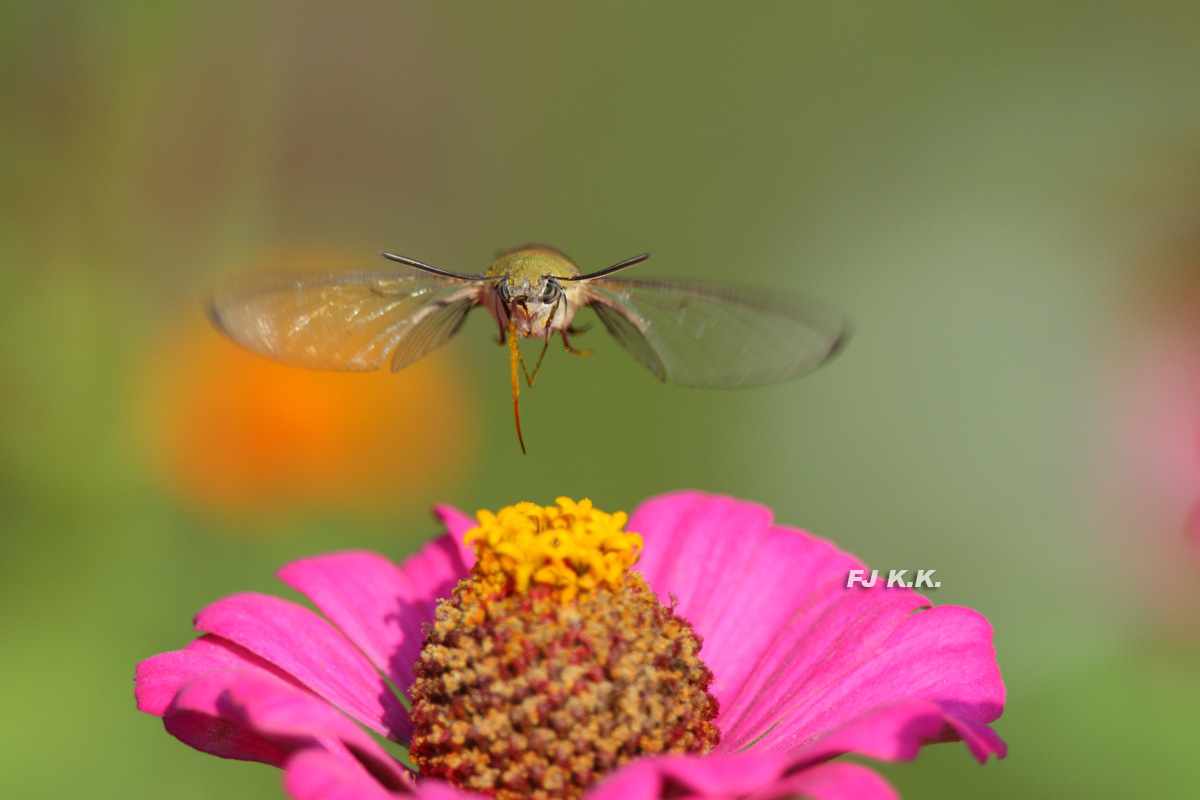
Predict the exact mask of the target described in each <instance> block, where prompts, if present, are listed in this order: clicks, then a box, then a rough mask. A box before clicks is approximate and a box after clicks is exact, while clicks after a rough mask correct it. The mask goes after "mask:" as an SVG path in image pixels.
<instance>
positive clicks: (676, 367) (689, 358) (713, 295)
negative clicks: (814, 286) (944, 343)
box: [585, 278, 850, 389]
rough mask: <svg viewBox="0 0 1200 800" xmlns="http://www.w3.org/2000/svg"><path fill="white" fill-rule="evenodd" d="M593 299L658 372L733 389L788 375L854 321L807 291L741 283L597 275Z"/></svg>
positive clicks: (812, 365)
mask: <svg viewBox="0 0 1200 800" xmlns="http://www.w3.org/2000/svg"><path fill="white" fill-rule="evenodd" d="M586 290H587V292H586V295H585V302H587V303H589V304H590V305H591V307H592V308H593V309H594V310H595V312H596V314H597V315H598V316H599V317H600V321H601V322H603V323H604V326H605V327H606V328H608V331H609V333H611V334H612V335H613V336H614V337H615V338H616V340H617V341H618V342H620V343H621V344H622V345H624V346H625V348H626V349H627V350H629V352H630V353H632V354H633V356H634V357H635V358H636V359H637V360H638V361H641V362H642V363H643V364H645V365H646V366H647V367H649V369H650V371H651V372H653V373H654V374H655V375H657V376H658V377H659V379H660V380H664V381H671V382H672V383H678V384H681V385H683V386H697V387H703V388H723V389H734V388H738V387H742V386H762V385H765V384H769V383H777V382H779V381H785V380H788V379H789V378H795V377H797V376H799V375H803V374H804V373H806V372H810V371H812V370H814V369H816V368H817V367H818V366H820V365H821V364H822V363H823V362H824V361H826V360H827V359H829V358H830V357H832V356H833V355H835V354H836V353H837V352H838V351H839V350H840V349H841V348H842V346H843V345H844V344H845V343H846V340H847V339H848V338H849V334H850V331H849V327H848V325H847V324H846V322H845V320H844V319H843V318H842V317H841V316H840V315H839V314H838V313H837V312H835V311H832V310H831V309H828V308H825V307H824V306H822V305H821V304H820V303H818V302H816V301H814V300H811V299H809V298H804V297H795V296H788V295H786V294H780V293H777V292H774V291H767V290H763V289H752V288H748V287H742V286H730V285H725V284H710V283H700V282H691V281H668V280H654V279H636V280H627V279H603V278H601V279H597V280H594V281H589V282H588V283H587V285H586Z"/></svg>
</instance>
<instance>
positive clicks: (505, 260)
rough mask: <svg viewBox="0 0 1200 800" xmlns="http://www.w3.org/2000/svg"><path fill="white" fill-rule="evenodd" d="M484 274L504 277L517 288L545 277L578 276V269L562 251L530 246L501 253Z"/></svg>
mask: <svg viewBox="0 0 1200 800" xmlns="http://www.w3.org/2000/svg"><path fill="white" fill-rule="evenodd" d="M484 274H486V275H488V276H489V277H491V276H497V275H506V276H508V282H509V284H510V285H512V286H519V285H520V284H521V283H523V282H525V281H528V282H529V283H530V284H531V285H532V284H535V283H537V282H538V281H539V280H540V279H541V278H543V277H545V276H546V275H555V276H558V277H574V276H576V275H578V274H579V268H578V267H576V266H575V262H574V261H572V260H571V259H569V258H567V255H566V254H565V253H563V252H562V251H560V250H555V249H554V248H553V247H549V246H547V245H544V244H531V245H525V246H523V247H515V248H513V249H512V250H508V251H506V252H503V253H501V254H500V256H499V257H498V258H497V259H496V260H495V261H493V262H492V265H491V266H490V267H488V269H487V272H486V273H484Z"/></svg>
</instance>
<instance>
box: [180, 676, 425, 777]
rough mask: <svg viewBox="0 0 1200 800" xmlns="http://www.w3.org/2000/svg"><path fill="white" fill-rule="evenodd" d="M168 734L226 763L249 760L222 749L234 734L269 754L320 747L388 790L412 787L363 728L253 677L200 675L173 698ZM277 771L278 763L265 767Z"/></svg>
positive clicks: (308, 696)
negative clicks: (355, 764) (266, 747)
mask: <svg viewBox="0 0 1200 800" xmlns="http://www.w3.org/2000/svg"><path fill="white" fill-rule="evenodd" d="M163 721H164V723H165V724H166V725H167V729H168V730H169V731H170V732H171V733H172V734H174V735H176V736H178V737H179V738H180V739H181V740H183V741H184V742H185V743H187V744H190V745H191V746H193V747H196V748H197V749H200V750H204V751H205V752H209V753H213V754H215V755H221V756H224V757H227V758H242V759H246V760H263V759H259V758H252V757H251V756H253V755H255V754H254V753H253V752H251V753H250V754H249V755H248V754H247V753H246V752H244V751H240V750H231V749H230V748H228V747H226V746H225V742H224V741H222V740H221V739H220V735H221V734H222V733H223V732H224V731H225V730H226V729H230V730H233V731H235V732H237V733H238V735H239V736H238V738H237V739H236V740H235V744H237V745H238V746H239V747H240V746H242V745H243V744H244V742H243V740H244V739H246V738H247V736H248V737H252V738H251V739H250V741H251V742H253V741H255V740H257V741H265V742H267V743H269V744H270V745H271V747H272V748H273V749H272V751H271V752H272V753H280V752H282V753H284V754H285V755H290V754H291V753H292V752H293V751H295V750H297V749H300V748H303V747H311V746H320V747H323V748H325V749H327V750H329V751H330V752H333V753H335V754H340V755H342V756H344V757H346V758H348V759H356V760H358V761H359V762H361V763H363V764H364V765H365V766H367V767H369V768H370V770H371V773H372V774H373V775H375V776H376V779H377V780H378V781H383V782H384V783H385V784H386V785H388V786H390V787H392V788H405V787H408V786H411V780H410V778H409V776H408V773H407V771H406V770H405V769H404V768H403V767H401V766H400V765H399V764H398V763H397V762H396V760H395V759H393V758H392V757H391V756H390V755H388V754H387V753H386V752H384V750H383V749H382V748H381V747H380V746H379V745H378V744H377V743H376V742H375V740H374V739H372V738H371V737H370V736H369V735H368V734H366V733H365V732H364V731H363V730H362V729H361V728H359V727H358V726H357V725H355V724H354V723H353V722H351V721H350V720H348V719H347V718H346V717H344V716H343V715H342V714H341V713H339V712H338V711H336V710H335V709H334V708H333V707H332V706H331V705H329V703H327V702H325V701H324V700H321V699H320V698H318V697H316V696H314V695H313V694H312V693H310V692H308V691H307V690H304V689H297V688H295V687H293V686H291V685H289V684H287V683H284V682H283V681H281V680H279V679H278V678H274V677H271V676H268V675H264V674H261V673H255V672H237V671H232V670H231V671H226V672H213V673H207V674H205V675H201V676H199V677H197V678H195V679H194V680H192V681H191V682H189V683H188V684H187V686H185V687H184V688H183V689H181V690H180V692H179V693H178V695H176V698H175V701H174V702H173V703H172V704H171V707H170V708H169V709H168V710H167V712H166V714H165V715H164V717H163ZM267 763H273V764H275V765H277V766H279V765H281V764H282V760H279V759H276V760H272V761H268V762H267Z"/></svg>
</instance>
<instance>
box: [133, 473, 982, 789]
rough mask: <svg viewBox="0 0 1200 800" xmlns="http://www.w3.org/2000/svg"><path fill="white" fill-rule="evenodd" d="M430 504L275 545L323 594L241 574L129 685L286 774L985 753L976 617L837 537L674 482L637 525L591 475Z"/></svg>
mask: <svg viewBox="0 0 1200 800" xmlns="http://www.w3.org/2000/svg"><path fill="white" fill-rule="evenodd" d="M437 513H438V515H439V516H440V517H441V519H442V521H443V522H444V523H445V525H446V527H447V528H448V531H449V532H448V534H447V535H446V536H443V537H441V538H439V539H437V540H436V541H434V542H432V543H431V544H429V545H428V546H426V547H425V548H424V549H423V550H421V551H420V552H419V553H417V554H416V555H414V556H412V557H411V558H409V559H407V560H406V561H404V562H403V563H401V564H399V565H396V564H394V563H392V562H391V561H389V560H387V559H385V558H383V557H382V556H380V555H377V554H374V553H367V552H343V553H333V554H329V555H324V556H318V557H314V558H309V559H305V560H301V561H297V562H294V563H292V564H289V565H287V566H286V567H284V568H283V569H282V570H281V571H280V577H281V578H282V579H283V581H284V582H285V583H287V584H288V585H289V586H292V587H293V588H295V589H296V590H298V591H300V592H301V593H302V594H304V595H305V596H306V597H308V598H309V599H310V600H311V601H312V602H313V604H314V605H315V606H316V607H317V608H318V609H320V611H321V613H322V614H324V618H322V617H321V616H319V615H318V614H316V613H314V612H313V611H310V610H308V609H307V608H304V607H302V606H300V605H297V604H295V603H291V602H288V601H285V600H281V599H278V598H275V597H270V596H267V595H261V594H239V595H234V596H232V597H227V598H224V599H222V600H219V601H217V602H216V603H214V604H212V605H210V606H209V607H207V608H205V609H204V610H202V611H201V612H200V613H199V614H198V615H197V616H196V619H195V627H196V629H197V630H198V631H200V632H201V633H202V634H203V635H202V636H201V637H200V638H199V639H196V640H195V641H194V642H192V644H191V645H189V646H188V647H187V648H185V649H183V650H179V651H175V652H170V653H163V654H161V655H158V656H155V657H153V658H150V659H148V660H146V661H144V662H142V663H141V664H140V665H139V666H138V670H137V679H136V687H137V688H136V696H137V702H138V707H139V708H140V709H141V710H143V711H146V712H148V713H151V714H155V715H158V716H161V717H162V718H163V723H164V725H165V727H166V729H167V731H168V732H170V733H171V734H173V735H174V736H176V737H178V738H179V739H181V740H182V741H183V742H185V743H187V744H189V745H191V746H192V747H195V748H197V749H199V750H202V751H205V752H208V753H212V754H214V755H218V756H222V757H225V758H237V759H244V760H250V761H261V762H264V763H267V764H273V765H275V766H278V767H281V768H283V769H284V772H285V775H284V785H285V787H286V789H287V791H288V793H289V794H290V795H291V796H292V797H295V798H300V799H301V800H316V799H317V798H359V799H364V800H365V799H371V798H391V797H405V796H414V797H419V798H424V799H425V800H437V799H443V798H444V799H446V800H450V799H451V798H467V797H476V796H480V795H484V796H489V795H490V796H498V797H501V798H517V797H532V798H552V797H567V798H573V797H580V796H582V797H586V798H588V800H601V799H602V798H603V799H604V800H608V799H609V798H614V799H615V798H622V799H623V800H625V799H628V800H636V799H637V798H662V797H682V796H703V797H710V798H711V797H719V798H777V797H787V796H799V795H803V796H805V797H814V798H843V797H856V798H883V797H893V796H894V792H893V790H892V788H891V787H890V786H889V785H888V784H887V783H886V782H885V781H884V780H883V779H882V778H881V777H879V776H878V775H877V774H876V773H874V772H873V771H871V770H870V769H868V768H867V767H865V766H863V765H860V764H856V763H850V762H845V761H834V760H832V759H834V758H836V757H837V756H839V755H842V754H844V753H857V754H861V755H865V756H869V757H872V758H877V759H885V760H897V759H911V758H913V757H915V756H916V755H917V752H918V750H919V749H920V747H921V746H922V745H924V744H929V743H933V742H943V741H952V740H962V741H963V742H964V743H965V744H966V746H967V748H968V749H969V750H970V752H971V754H972V755H974V756H975V758H977V759H978V760H979V761H980V762H985V761H986V760H987V758H988V755H989V754H991V753H995V754H997V756H999V757H1003V756H1004V754H1005V745H1004V743H1003V742H1002V741H1001V740H1000V739H999V737H998V736H997V735H996V734H995V732H994V731H993V730H992V729H991V728H990V727H989V725H988V723H990V722H992V721H993V720H995V719H996V718H997V717H999V716H1000V713H1001V711H1002V710H1003V706H1004V685H1003V683H1002V681H1001V678H1000V672H999V668H998V667H997V665H996V661H995V653H994V650H993V647H992V644H991V627H990V626H989V625H988V622H987V621H986V620H985V619H984V618H983V617H982V616H981V615H980V614H978V613H977V612H975V611H973V610H971V609H969V608H959V607H954V606H941V607H930V603H929V601H928V600H926V599H925V598H924V597H922V596H921V595H919V594H917V593H916V592H914V591H912V590H911V589H908V588H904V587H894V588H885V587H884V581H882V580H881V581H878V582H877V583H876V584H875V585H874V586H872V587H869V588H867V587H863V586H860V585H855V586H854V587H853V588H847V576H848V574H849V573H850V571H851V570H856V569H862V568H863V565H862V564H861V563H860V562H859V561H858V560H857V559H855V558H854V557H853V556H850V555H848V554H846V553H843V552H841V551H840V550H838V549H837V548H836V547H834V546H833V545H832V544H830V543H829V542H827V541H824V540H822V539H818V538H816V537H814V536H811V535H809V534H807V533H805V532H803V531H800V530H796V529H794V528H787V527H782V526H777V525H774V524H773V523H772V518H771V513H770V512H769V511H768V510H767V509H766V508H763V507H761V506H758V505H755V504H752V503H747V502H742V501H739V500H735V499H732V498H727V497H714V496H709V495H704V494H700V493H698V492H680V493H677V494H671V495H666V496H662V497H658V498H654V499H651V500H649V501H647V502H646V503H645V504H643V505H642V506H641V507H640V508H639V509H637V510H636V511H635V512H634V514H633V516H632V517H631V518H629V519H628V525H627V527H628V530H629V531H636V533H629V532H625V531H624V530H623V528H624V527H625V523H626V518H625V515H624V514H620V513H617V514H612V515H609V514H604V513H601V512H599V511H597V510H595V509H593V508H592V507H591V504H590V503H589V502H588V501H586V500H584V501H581V502H580V503H578V504H576V503H572V502H571V501H569V500H566V499H565V498H562V499H560V500H559V501H558V502H557V504H556V505H555V506H550V507H545V508H543V507H540V506H535V505H532V504H529V503H522V504H519V505H517V506H514V507H509V508H506V509H503V510H502V511H500V512H499V513H497V514H492V513H490V512H486V511H481V512H479V514H478V515H477V519H475V520H473V519H471V518H470V517H467V516H466V515H464V514H462V513H461V512H458V511H456V510H454V509H451V508H446V507H439V508H438V509H437ZM638 534H640V536H639V535H638ZM464 535H465V538H467V539H469V540H470V541H471V542H472V544H473V549H471V548H468V546H467V545H466V543H465V542H464ZM635 561H636V564H637V571H633V570H630V569H628V567H629V566H630V565H631V564H632V563H634V562H635ZM868 574H869V573H868ZM397 690H399V691H397ZM402 697H403V698H404V699H401V698H402ZM410 709H411V710H410ZM348 717H349V718H352V719H354V720H357V722H358V723H360V724H361V725H362V726H364V727H366V728H367V729H369V730H370V731H374V732H375V733H377V734H380V735H382V736H384V737H386V738H387V739H390V740H392V741H394V742H397V743H399V744H402V745H404V746H406V747H408V748H409V755H410V758H411V759H412V760H413V762H414V763H415V764H417V765H418V767H419V773H418V772H414V771H411V770H410V769H408V768H407V767H405V766H403V765H401V763H400V762H399V761H398V760H397V759H396V758H395V757H394V756H393V755H392V754H391V753H389V752H388V750H386V749H385V748H384V747H383V746H381V745H380V744H379V743H378V742H377V740H376V739H375V738H374V737H372V736H371V735H370V734H368V733H367V732H365V731H364V730H362V728H360V727H359V726H358V725H355V724H354V723H353V722H351V719H348Z"/></svg>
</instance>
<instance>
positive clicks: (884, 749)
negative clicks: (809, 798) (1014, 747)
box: [797, 700, 1008, 764]
mask: <svg viewBox="0 0 1200 800" xmlns="http://www.w3.org/2000/svg"><path fill="white" fill-rule="evenodd" d="M958 739H961V740H962V741H963V742H964V743H966V745H967V748H968V749H969V750H970V751H971V753H972V755H974V756H975V758H976V759H978V760H979V762H980V763H981V764H982V763H984V762H986V761H987V758H988V756H989V755H991V754H993V753H995V754H996V756H997V757H999V758H1004V756H1005V755H1007V753H1008V748H1007V746H1006V745H1005V744H1004V742H1003V741H1001V739H1000V737H999V736H997V735H996V733H995V732H994V731H993V730H992V729H991V728H989V727H988V726H987V725H985V724H982V723H978V722H972V721H969V720H964V719H962V718H959V717H956V716H954V715H953V714H950V713H949V712H947V711H946V710H945V709H944V708H943V707H942V706H941V705H939V704H938V703H936V702H934V701H932V700H898V701H896V702H894V703H890V704H887V705H884V706H879V707H876V708H873V709H872V710H870V711H868V712H867V713H865V714H863V715H861V716H860V717H858V718H857V719H853V720H851V721H849V722H847V723H846V724H844V725H842V726H840V727H839V728H837V729H836V730H834V731H831V732H830V733H828V734H826V735H824V736H822V737H820V738H819V739H817V740H816V742H814V743H812V744H809V745H808V746H807V747H805V748H803V749H802V750H801V751H800V752H799V753H798V754H797V756H798V757H799V759H800V760H799V763H813V762H816V761H822V760H825V759H828V758H833V757H834V756H838V755H841V754H842V753H850V752H853V753H858V754H861V755H865V756H870V757H871V758H877V759H880V760H882V761H907V760H910V759H913V758H916V757H917V752H918V751H919V750H920V748H921V746H922V745H924V744H929V743H932V742H945V741H955V740H958Z"/></svg>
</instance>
